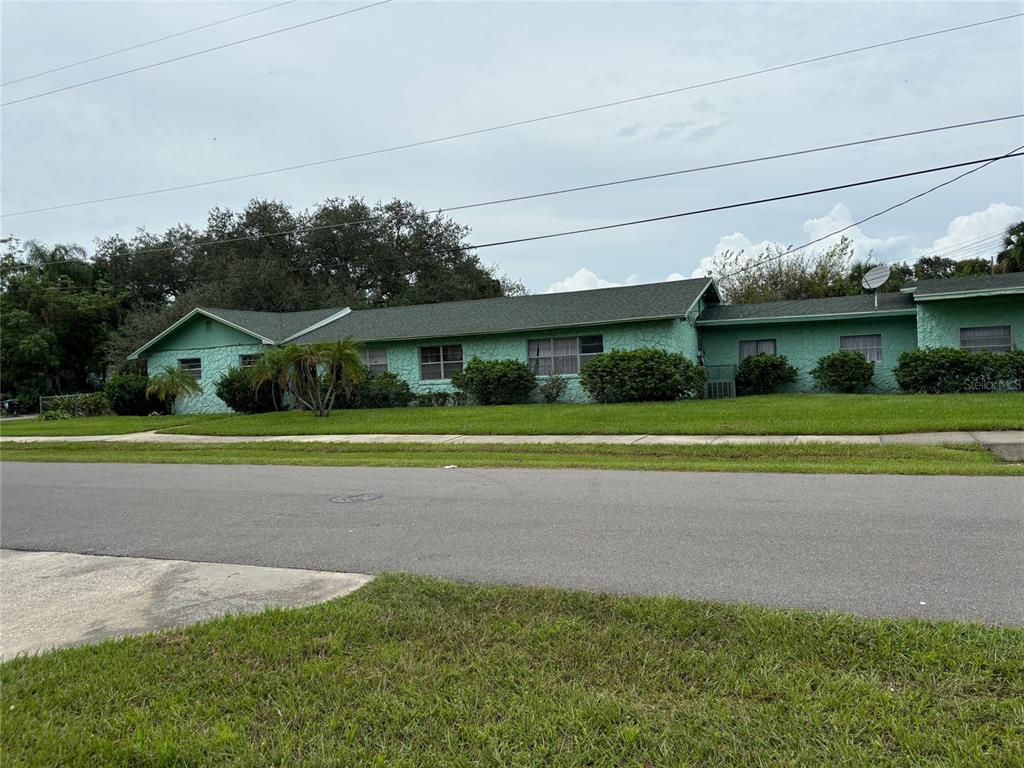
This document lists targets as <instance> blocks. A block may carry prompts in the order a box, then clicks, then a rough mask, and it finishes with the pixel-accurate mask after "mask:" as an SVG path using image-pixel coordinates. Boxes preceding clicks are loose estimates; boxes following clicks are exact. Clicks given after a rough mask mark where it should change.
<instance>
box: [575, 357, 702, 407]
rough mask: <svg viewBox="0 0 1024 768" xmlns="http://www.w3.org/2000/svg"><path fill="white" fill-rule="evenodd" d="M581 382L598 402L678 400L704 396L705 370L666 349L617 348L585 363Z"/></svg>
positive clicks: (581, 373) (581, 372)
mask: <svg viewBox="0 0 1024 768" xmlns="http://www.w3.org/2000/svg"><path fill="white" fill-rule="evenodd" d="M580 384H582V385H583V388H584V389H585V390H586V391H587V393H588V394H589V395H590V396H591V397H592V398H593V399H594V400H596V401H597V402H599V403H631V402H641V401H649V400H678V399H680V398H690V397H700V396H701V394H702V393H703V388H704V370H703V369H702V368H698V367H697V366H696V365H695V364H694V363H692V362H691V361H689V360H687V359H686V358H685V357H683V356H682V355H680V354H677V353H675V352H667V351H665V350H664V349H656V348H653V347H643V348H641V349H628V350H627V349H615V350H612V351H610V352H602V353H601V354H599V355H596V356H595V357H594V358H592V359H591V360H590V362H588V363H587V364H586V365H584V366H583V370H582V371H580Z"/></svg>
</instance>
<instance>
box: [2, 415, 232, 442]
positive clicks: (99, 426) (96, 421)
mask: <svg viewBox="0 0 1024 768" xmlns="http://www.w3.org/2000/svg"><path fill="white" fill-rule="evenodd" d="M227 417H228V414H199V415H197V414H192V415H183V416H87V417H83V418H80V419H59V420H55V421H40V420H38V419H18V420H17V421H0V435H2V436H5V437H30V436H33V435H39V436H45V435H127V434H128V433H130V432H149V431H151V430H154V429H167V428H168V427H177V426H180V425H182V424H194V425H196V426H197V427H199V426H202V425H204V424H207V423H209V422H211V421H213V420H216V419H223V418H227Z"/></svg>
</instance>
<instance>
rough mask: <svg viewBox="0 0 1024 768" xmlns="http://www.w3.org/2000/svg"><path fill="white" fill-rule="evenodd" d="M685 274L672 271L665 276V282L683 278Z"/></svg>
mask: <svg viewBox="0 0 1024 768" xmlns="http://www.w3.org/2000/svg"><path fill="white" fill-rule="evenodd" d="M685 279H686V275H681V274H679V273H678V272H673V273H672V274H671V275H669V276H668V277H666V278H665V282H666V283H671V282H672V281H673V280H685Z"/></svg>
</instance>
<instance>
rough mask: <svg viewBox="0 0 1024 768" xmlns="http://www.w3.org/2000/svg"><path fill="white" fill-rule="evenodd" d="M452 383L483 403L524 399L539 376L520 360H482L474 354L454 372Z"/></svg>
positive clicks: (500, 402)
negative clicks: (463, 366)
mask: <svg viewBox="0 0 1024 768" xmlns="http://www.w3.org/2000/svg"><path fill="white" fill-rule="evenodd" d="M452 384H454V385H455V386H456V387H457V388H458V389H460V390H462V391H463V392H465V393H466V394H467V395H469V396H470V397H472V398H473V399H474V400H475V401H476V402H477V403H479V404H480V405H512V404H514V403H525V402H526V401H527V400H529V399H530V393H531V392H532V391H533V388H534V387H535V386H537V377H536V376H534V375H533V371H531V370H530V366H528V365H527V364H526V363H524V362H522V361H521V360H481V359H480V358H479V357H474V358H473V359H471V360H470V361H469V362H468V363H466V367H465V368H463V369H462V370H461V371H456V372H455V373H453V374H452Z"/></svg>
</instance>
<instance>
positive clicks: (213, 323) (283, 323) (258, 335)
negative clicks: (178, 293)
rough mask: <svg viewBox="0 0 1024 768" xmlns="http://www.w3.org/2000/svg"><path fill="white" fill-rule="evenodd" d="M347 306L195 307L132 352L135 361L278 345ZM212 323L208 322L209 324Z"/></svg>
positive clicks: (131, 355) (338, 315) (333, 315)
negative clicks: (168, 352)
mask: <svg viewBox="0 0 1024 768" xmlns="http://www.w3.org/2000/svg"><path fill="white" fill-rule="evenodd" d="M348 311H349V310H348V308H347V307H346V308H344V309H338V308H336V307H335V308H329V309H313V310H309V311H306V312H248V311H245V310H238V309H214V308H209V307H196V308H195V309H193V310H192V311H191V312H189V313H188V314H186V315H185V316H184V317H182V318H181V319H180V320H178V321H177V322H176V323H173V324H172V325H170V326H169V327H168V328H166V329H165V330H164V331H163V332H162V333H159V334H157V335H156V336H154V337H153V338H152V339H150V340H149V341H147V342H146V343H145V344H143V345H142V346H141V347H139V348H138V349H136V350H135V351H134V352H132V353H131V354H130V355H129V356H128V359H129V360H135V359H137V358H138V357H139V356H140V355H142V354H143V353H145V352H153V351H158V350H163V349H203V348H207V347H222V346H230V345H233V344H278V343H281V342H283V341H287V340H289V338H290V337H292V336H294V335H296V334H298V333H300V332H302V331H304V330H308V329H311V328H316V327H318V326H319V325H320V324H322V323H323V322H325V321H329V320H333V319H335V318H338V317H341V316H342V315H343V314H344V313H345V312H348ZM207 323H209V325H207Z"/></svg>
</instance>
